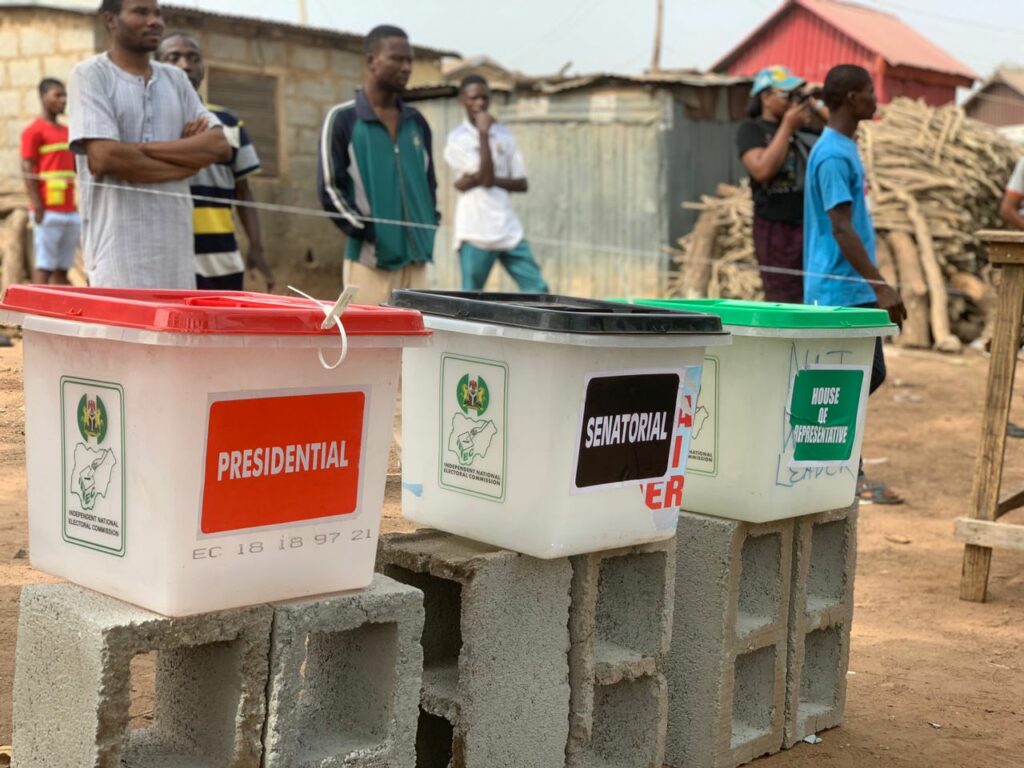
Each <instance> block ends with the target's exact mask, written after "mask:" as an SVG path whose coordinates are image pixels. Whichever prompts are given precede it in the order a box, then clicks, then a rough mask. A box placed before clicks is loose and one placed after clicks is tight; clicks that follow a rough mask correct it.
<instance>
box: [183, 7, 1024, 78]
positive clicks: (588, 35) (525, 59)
mask: <svg viewBox="0 0 1024 768" xmlns="http://www.w3.org/2000/svg"><path fill="white" fill-rule="evenodd" d="M171 1H172V2H174V4H175V5H192V6H195V7H200V6H201V7H202V8H203V9H205V10H211V11H220V12H222V13H232V14H238V15H246V16H262V17H265V18H272V19H278V20H282V21H290V22H295V21H297V20H298V18H299V15H298V14H299V11H298V9H299V4H300V3H299V0H202V2H201V3H200V2H197V1H196V0H171ZM305 2H306V9H307V15H308V20H309V23H310V24H311V25H313V26H318V27H327V28H331V29H338V30H342V31H345V32H356V33H365V32H367V31H369V30H370V29H371V28H372V27H373V26H375V25H377V24H381V23H390V24H398V25H399V26H401V27H403V28H404V29H405V30H406V31H407V32H408V33H409V35H410V37H411V39H412V41H413V43H414V44H415V43H421V44H423V45H428V46H431V47H433V48H440V49H443V50H454V51H457V52H459V53H461V54H463V55H465V56H471V55H475V54H481V53H483V54H487V55H488V56H490V57H491V58H493V59H495V60H496V61H498V62H499V63H501V64H503V65H504V66H506V67H509V68H512V69H518V70H521V71H523V72H525V73H527V74H531V75H541V74H549V73H553V72H557V71H558V70H559V69H561V67H562V66H563V65H564V64H566V63H567V62H572V67H571V69H570V70H569V71H570V72H573V73H589V72H599V71H601V72H609V71H611V72H618V73H626V74H634V73H640V72H642V71H643V70H644V69H646V68H647V67H648V66H649V65H650V62H651V49H652V44H653V39H654V17H655V7H656V0H501V1H500V2H498V1H497V0H305ZM664 2H665V34H664V40H663V43H662V59H661V66H662V67H663V68H666V69H670V68H684V67H696V68H699V69H705V68H707V67H709V66H710V65H711V64H712V63H714V61H715V60H717V59H718V58H719V57H720V56H722V55H723V54H725V53H727V52H728V51H729V49H731V48H732V47H733V46H734V45H735V44H736V43H738V42H739V41H740V40H742V39H743V38H744V37H745V36H746V35H747V34H748V33H749V32H751V31H752V30H753V29H754V28H755V27H756V26H757V25H758V24H760V22H761V21H763V20H764V19H765V18H767V17H768V16H769V15H770V14H771V13H772V12H773V11H774V10H775V9H776V8H777V7H779V5H780V0H664ZM861 4H862V5H866V6H869V7H875V8H878V9H880V10H885V11H888V12H890V13H894V14H895V15H897V16H899V17H900V18H902V19H903V20H904V21H905V22H906V23H908V24H909V25H910V26H911V27H913V28H914V29H916V30H917V31H918V32H921V33H922V34H924V36H925V37H928V38H930V39H931V40H932V41H933V42H935V43H937V44H939V45H940V46H942V47H943V48H945V49H946V50H947V51H948V52H950V53H951V54H953V55H954V56H956V57H957V58H959V59H960V60H961V61H963V62H964V63H965V64H967V65H968V66H970V67H971V68H972V69H974V70H975V71H976V72H978V73H979V74H981V75H982V76H986V75H988V74H989V73H991V72H992V70H993V69H995V67H997V66H998V65H1000V64H1007V63H1010V64H1013V63H1016V64H1017V65H1019V66H1024V51H1022V50H1021V40H1022V39H1024V13H1020V12H1018V13H1008V12H1007V9H1008V8H1018V9H1019V8H1020V6H1019V4H1018V3H1017V1H1016V0H971V2H969V3H965V2H963V0H861Z"/></svg>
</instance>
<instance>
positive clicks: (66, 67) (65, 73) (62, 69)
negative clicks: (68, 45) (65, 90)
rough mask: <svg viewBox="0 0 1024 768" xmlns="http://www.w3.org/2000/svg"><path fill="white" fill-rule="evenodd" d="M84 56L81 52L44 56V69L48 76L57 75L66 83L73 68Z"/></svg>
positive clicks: (56, 76)
mask: <svg viewBox="0 0 1024 768" xmlns="http://www.w3.org/2000/svg"><path fill="white" fill-rule="evenodd" d="M83 58H85V57H84V56H81V55H79V54H64V55H58V56H46V57H44V58H43V71H44V72H45V73H46V76H47V77H55V78H57V79H58V80H61V81H63V82H64V83H65V85H66V84H67V82H68V78H69V77H70V76H71V70H72V69H74V68H75V65H76V64H78V62H80V61H81V60H82V59H83Z"/></svg>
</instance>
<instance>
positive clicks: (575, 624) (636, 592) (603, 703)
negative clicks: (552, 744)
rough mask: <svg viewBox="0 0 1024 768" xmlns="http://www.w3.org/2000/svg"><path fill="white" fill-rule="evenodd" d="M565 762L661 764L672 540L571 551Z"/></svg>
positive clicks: (580, 765) (650, 767)
mask: <svg viewBox="0 0 1024 768" xmlns="http://www.w3.org/2000/svg"><path fill="white" fill-rule="evenodd" d="M571 562H572V570H573V577H572V610H571V612H570V615H569V638H570V643H571V644H570V650H569V676H570V683H571V689H572V695H571V699H570V714H569V738H568V741H567V744H566V750H565V758H566V765H567V766H568V768H597V767H598V766H628V767H629V768H661V765H662V760H663V758H664V754H665V729H666V717H667V708H668V697H667V688H666V684H665V678H664V677H663V676H662V666H663V663H664V661H665V657H666V654H667V653H668V650H669V644H670V641H671V636H672V611H673V602H672V595H673V586H674V578H675V546H674V542H673V541H667V542H661V543H657V544H649V545H644V546H638V547H628V548H624V549H617V550H610V551H606V552H597V553H593V554H587V555H579V556H577V557H573V558H571Z"/></svg>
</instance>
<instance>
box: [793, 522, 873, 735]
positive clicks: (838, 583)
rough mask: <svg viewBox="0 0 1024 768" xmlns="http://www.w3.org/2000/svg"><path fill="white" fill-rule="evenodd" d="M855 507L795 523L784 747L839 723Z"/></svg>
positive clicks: (850, 609)
mask: <svg viewBox="0 0 1024 768" xmlns="http://www.w3.org/2000/svg"><path fill="white" fill-rule="evenodd" d="M857 516H858V504H857V502H854V504H853V505H852V506H851V507H848V508H845V509H837V510H833V511H831V512H824V513H822V514H818V515H809V516H807V517H803V518H799V519H798V520H797V521H796V530H795V541H794V547H793V596H792V600H791V605H790V617H789V641H788V655H789V660H788V665H787V666H788V672H787V680H786V727H785V738H784V746H785V747H786V748H787V749H788V748H789V747H792V746H793V745H794V744H797V743H799V742H800V740H801V739H803V738H805V737H807V736H810V735H811V734H813V733H817V732H818V731H822V730H825V729H826V728H833V727H835V726H837V725H839V724H840V723H841V722H842V719H843V711H844V707H845V703H846V673H847V671H848V669H849V660H850V626H851V623H852V621H853V585H854V573H855V570H856V565H857Z"/></svg>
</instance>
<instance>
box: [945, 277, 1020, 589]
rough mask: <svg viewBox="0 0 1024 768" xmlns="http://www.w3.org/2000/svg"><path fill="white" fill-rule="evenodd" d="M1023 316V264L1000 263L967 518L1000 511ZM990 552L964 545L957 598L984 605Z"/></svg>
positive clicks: (991, 515)
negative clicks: (990, 353)
mask: <svg viewBox="0 0 1024 768" xmlns="http://www.w3.org/2000/svg"><path fill="white" fill-rule="evenodd" d="M1022 314H1024V265H1020V264H1005V265H1004V266H1003V268H1002V280H1001V282H1000V285H999V299H998V303H997V305H996V316H995V328H994V330H993V332H992V357H991V359H990V360H989V367H988V387H987V391H986V401H985V412H984V416H983V418H982V423H981V440H980V441H979V443H978V459H977V463H976V465H975V470H974V490H973V493H972V500H971V507H972V508H971V517H973V518H975V519H977V520H995V519H996V517H997V516H998V510H999V486H1000V484H1001V481H1002V477H1003V456H1004V454H1005V452H1006V424H1007V422H1008V421H1009V420H1010V399H1011V397H1012V395H1013V379H1014V372H1015V369H1016V366H1017V349H1018V347H1019V346H1020V328H1021V317H1022ZM991 562H992V549H991V548H990V547H981V546H976V545H974V544H967V545H966V546H965V547H964V563H963V571H962V572H961V576H960V599H962V600H972V601H975V602H984V600H985V597H986V593H987V591H988V573H989V566H990V565H991Z"/></svg>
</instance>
